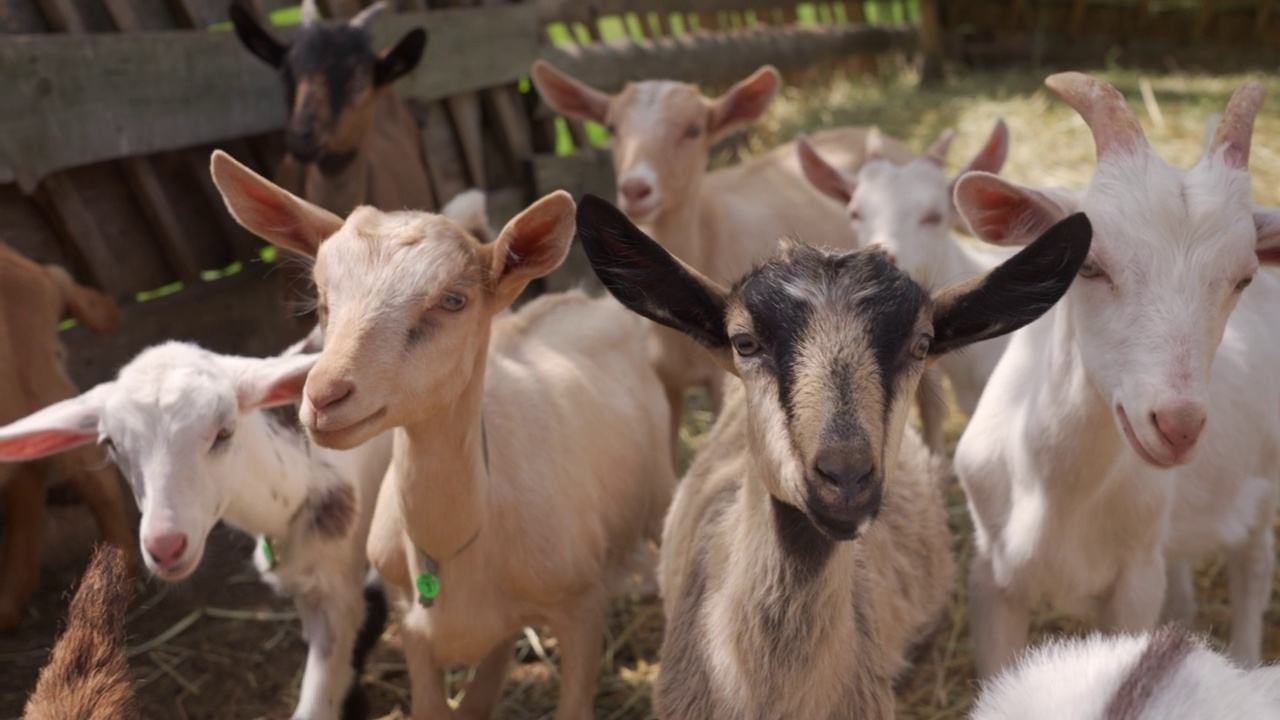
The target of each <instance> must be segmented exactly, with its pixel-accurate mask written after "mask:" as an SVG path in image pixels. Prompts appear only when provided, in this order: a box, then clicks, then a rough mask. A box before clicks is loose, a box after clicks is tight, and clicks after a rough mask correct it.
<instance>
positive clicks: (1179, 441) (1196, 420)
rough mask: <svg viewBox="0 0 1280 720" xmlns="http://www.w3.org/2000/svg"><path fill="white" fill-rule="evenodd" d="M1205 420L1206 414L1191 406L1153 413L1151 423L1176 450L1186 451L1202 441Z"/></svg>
mask: <svg viewBox="0 0 1280 720" xmlns="http://www.w3.org/2000/svg"><path fill="white" fill-rule="evenodd" d="M1205 419H1206V418H1205V415H1204V413H1203V412H1202V411H1201V410H1200V409H1199V408H1198V407H1195V406H1191V405H1187V406H1183V407H1175V408H1173V409H1172V410H1170V411H1168V412H1159V411H1157V412H1152V413H1151V423H1152V424H1153V425H1155V426H1156V431H1157V432H1159V433H1160V436H1161V437H1163V438H1164V440H1165V442H1167V443H1168V444H1169V445H1170V446H1171V447H1173V448H1174V449H1176V450H1186V449H1188V448H1190V447H1191V446H1192V445H1194V444H1195V443H1196V440H1198V439H1200V431H1201V430H1203V429H1204V424H1205Z"/></svg>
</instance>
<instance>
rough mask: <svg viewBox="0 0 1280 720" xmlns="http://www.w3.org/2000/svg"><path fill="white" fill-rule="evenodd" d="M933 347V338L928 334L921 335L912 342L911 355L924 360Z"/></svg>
mask: <svg viewBox="0 0 1280 720" xmlns="http://www.w3.org/2000/svg"><path fill="white" fill-rule="evenodd" d="M932 347H933V338H932V337H930V336H928V335H921V336H920V337H918V338H916V341H915V342H914V343H912V344H911V357H913V358H915V359H917V360H923V359H925V358H926V357H928V355H929V349H930V348H932Z"/></svg>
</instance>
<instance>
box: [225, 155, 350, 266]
mask: <svg viewBox="0 0 1280 720" xmlns="http://www.w3.org/2000/svg"><path fill="white" fill-rule="evenodd" d="M209 169H210V171H211V172H212V173H213V182H214V183H215V184H216V185H217V186H218V191H219V192H221V193H222V200H223V201H224V202H225V203H226V204H227V210H229V211H230V212H231V216H232V217H234V218H235V219H236V222H238V223H240V225H241V226H243V227H244V229H246V230H248V231H249V232H251V233H253V234H254V235H257V236H258V237H260V238H262V239H263V240H266V241H267V242H269V243H271V244H272V245H275V246H277V247H281V248H284V249H285V250H291V251H293V252H296V253H299V254H302V255H308V256H310V257H315V255H316V251H318V250H319V249H320V243H322V242H324V240H325V238H328V237H329V236H330V235H332V234H334V233H336V232H338V230H339V229H340V228H341V227H342V218H340V217H338V216H337V215H334V214H333V213H331V212H329V211H328V210H325V209H323V208H320V207H316V206H315V205H312V204H311V203H309V202H307V201H306V200H303V199H302V198H299V197H296V196H294V195H292V194H290V193H288V192H286V191H285V190H282V189H281V188H279V187H277V186H276V185H275V184H274V183H272V182H271V181H270V180H267V179H266V178H264V177H262V176H261V175H259V174H258V173H256V172H254V171H252V170H250V169H249V168H247V167H245V166H244V165H241V164H240V163H238V162H236V161H235V159H233V158H232V157H231V156H230V155H228V154H226V153H224V152H223V151H221V150H214V151H213V158H212V160H211V161H210V168H209Z"/></svg>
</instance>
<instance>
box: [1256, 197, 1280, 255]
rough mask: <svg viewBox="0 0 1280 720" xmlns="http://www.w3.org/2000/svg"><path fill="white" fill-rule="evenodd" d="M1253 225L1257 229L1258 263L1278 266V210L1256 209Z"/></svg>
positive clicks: (1279, 229)
mask: <svg viewBox="0 0 1280 720" xmlns="http://www.w3.org/2000/svg"><path fill="white" fill-rule="evenodd" d="M1253 224H1254V227H1256V228H1258V247H1257V253H1258V261H1259V262H1261V263H1265V264H1267V265H1277V264H1280V208H1256V209H1255V210H1254V211H1253Z"/></svg>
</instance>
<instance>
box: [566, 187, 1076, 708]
mask: <svg viewBox="0 0 1280 720" xmlns="http://www.w3.org/2000/svg"><path fill="white" fill-rule="evenodd" d="M578 231H579V235H580V236H581V238H582V242H583V246H584V247H585V248H586V251H587V257H588V258H589V259H590V261H591V265H592V267H593V268H594V269H595V271H596V274H597V275H598V276H599V277H600V280H601V282H602V283H603V284H604V286H605V287H606V288H607V289H608V290H609V291H610V292H612V293H613V294H614V295H615V296H617V297H618V299H619V300H621V301H622V302H624V303H626V305H627V306H628V307H630V308H631V309H632V310H634V311H635V312H637V313H639V314H640V315H643V316H644V317H647V318H649V319H651V320H654V321H655V322H660V323H663V324H665V325H667V326H669V327H671V328H673V329H676V330H679V331H681V332H685V333H687V334H689V335H690V336H691V337H692V338H694V339H695V340H697V341H698V342H699V343H700V344H702V345H703V346H704V347H705V348H706V349H707V350H709V351H710V354H711V355H712V356H713V357H714V358H715V360H716V362H717V363H719V364H720V365H721V366H722V367H724V368H725V369H726V370H727V371H729V372H730V373H732V374H734V375H736V376H738V377H739V378H740V379H741V382H740V383H738V382H733V383H732V385H731V388H732V390H731V392H730V394H729V395H728V398H727V403H726V405H725V409H724V412H723V413H721V415H720V418H719V419H718V420H717V422H716V425H715V427H714V428H713V429H712V432H711V437H710V438H709V439H708V441H707V445H706V446H705V448H704V450H703V451H702V452H701V453H700V454H699V455H698V458H697V459H696V460H695V461H694V464H693V467H691V468H690V470H689V474H688V475H687V476H686V477H685V478H684V480H683V481H682V482H681V484H680V488H679V490H678V492H677V496H676V500H675V502H674V504H673V505H672V509H671V513H670V515H669V517H668V519H667V523H666V528H665V530H664V533H663V546H662V592H663V601H664V609H665V611H666V614H667V631H666V636H665V638H664V640H663V646H662V662H663V667H662V675H661V676H660V677H659V679H658V685H657V687H656V689H655V693H654V704H655V706H656V708H657V710H658V715H659V716H660V717H663V718H666V719H667V720H695V719H696V720H709V719H715V720H729V719H730V718H733V719H738V718H754V719H756V720H772V719H775V718H805V719H806V720H822V719H824V718H827V719H834V718H859V719H861V720H865V719H867V718H890V717H892V716H893V705H894V700H893V688H892V681H893V679H894V677H896V676H897V675H898V674H899V673H900V672H901V670H902V669H903V667H904V666H905V665H906V658H905V656H906V653H907V650H908V649H909V648H910V646H911V645H912V644H914V643H915V642H917V641H919V640H920V639H921V638H922V637H923V636H924V634H925V633H926V632H927V631H928V630H929V629H930V628H931V627H932V626H933V623H934V621H935V620H936V619H937V616H938V615H939V613H940V612H941V611H942V609H943V607H944V606H945V603H946V598H947V595H948V592H949V590H950V587H951V580H952V575H953V567H952V561H951V554H950V544H951V538H950V535H949V533H948V532H947V523H946V513H945V512H944V509H943V506H942V497H941V483H942V481H943V479H944V478H945V471H944V469H943V467H942V463H941V461H940V460H938V459H937V458H936V457H935V456H933V455H932V454H930V453H929V452H928V451H927V450H926V449H925V448H924V447H923V445H921V443H920V440H919V438H918V437H917V436H916V435H915V433H914V432H911V431H908V430H906V429H905V426H906V421H907V406H908V405H909V403H910V401H911V398H912V397H913V394H914V392H915V389H916V388H915V386H916V383H917V382H919V380H920V376H921V375H922V374H923V372H924V369H925V367H926V365H928V364H929V363H931V362H933V361H934V360H935V359H937V358H938V357H939V356H941V355H942V354H944V353H947V352H950V351H952V350H955V349H958V348H961V347H963V346H965V345H968V344H970V343H973V342H976V341H979V340H984V339H986V338H989V337H994V336H996V335H999V334H1002V333H1007V332H1012V331H1013V330H1015V329H1017V328H1018V327H1020V326H1022V325H1024V324H1026V323H1028V322H1031V321H1032V320H1034V319H1035V318H1037V317H1039V316H1040V315H1041V314H1042V313H1043V312H1045V310H1047V309H1048V308H1049V307H1050V306H1051V305H1052V304H1053V303H1054V302H1056V301H1057V299H1058V298H1060V297H1061V296H1062V294H1063V293H1065V292H1066V290H1067V287H1068V286H1069V285H1070V283H1071V280H1072V277H1073V276H1074V275H1075V272H1076V270H1077V269H1078V268H1079V267H1080V264H1081V263H1082V262H1083V261H1084V258H1085V255H1086V253H1087V252H1088V249H1089V236H1090V230H1089V222H1088V220H1086V219H1085V218H1084V216H1082V215H1081V216H1077V217H1075V218H1072V219H1070V220H1066V221H1063V222H1062V223H1060V224H1059V225H1058V226H1056V227H1055V228H1053V229H1052V230H1050V231H1049V232H1048V233H1046V235H1045V237H1044V238H1042V239H1041V240H1039V241H1037V242H1036V243H1034V244H1032V245H1031V246H1029V247H1028V248H1026V249H1025V250H1023V251H1022V252H1021V253H1019V254H1018V255H1016V256H1015V257H1014V258H1012V259H1011V260H1009V261H1008V262H1006V263H1005V264H1003V265H1001V266H1000V267H999V268H997V269H996V270H995V271H993V272H992V273H990V274H989V275H986V276H982V277H978V278H974V279H973V280H970V281H968V282H966V283H962V284H960V285H956V286H952V287H949V288H947V289H944V290H942V291H940V292H937V293H935V294H933V295H932V296H930V295H929V293H928V292H926V291H925V290H924V289H923V288H922V287H920V286H919V285H918V284H916V283H915V282H913V281H912V280H911V278H910V277H908V276H907V275H906V274H905V273H904V272H902V271H901V270H899V269H897V268H895V267H894V266H893V264H892V263H891V262H889V261H888V258H887V256H886V255H885V253H884V252H883V251H882V250H879V249H864V250H857V251H852V252H844V253H838V252H833V251H828V250H823V249H819V248H815V247H813V246H810V245H805V244H803V243H799V242H792V241H787V242H784V243H783V244H782V246H781V249H780V250H779V252H778V253H776V254H775V255H774V257H772V258H771V259H769V260H768V261H766V262H764V263H763V264H761V265H760V266H759V267H757V269H756V270H753V271H752V272H750V273H748V274H747V275H746V276H745V277H743V278H742V279H740V280H738V281H737V282H735V283H734V285H733V289H732V290H725V289H724V288H722V287H720V286H719V285H717V284H716V283H713V282H711V281H709V280H707V279H705V278H703V277H702V276H701V275H699V274H698V273H697V271H695V270H693V269H691V268H689V266H687V265H684V264H683V263H681V262H680V261H679V260H678V259H676V258H675V257H674V256H672V255H671V254H670V253H668V252H667V251H666V250H664V249H663V248H662V247H661V246H660V245H658V244H657V243H656V242H654V241H653V240H651V239H650V238H649V237H648V236H646V235H645V234H644V233H643V232H641V231H640V230H639V229H637V228H636V227H634V226H633V225H631V223H630V222H629V221H628V220H627V219H626V216H625V215H623V214H622V212H621V211H619V210H617V209H616V208H614V207H611V206H610V205H609V204H608V203H607V202H605V201H603V200H601V199H599V198H596V197H592V196H587V197H586V198H584V199H583V201H582V204H581V205H580V207H579V211H578Z"/></svg>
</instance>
